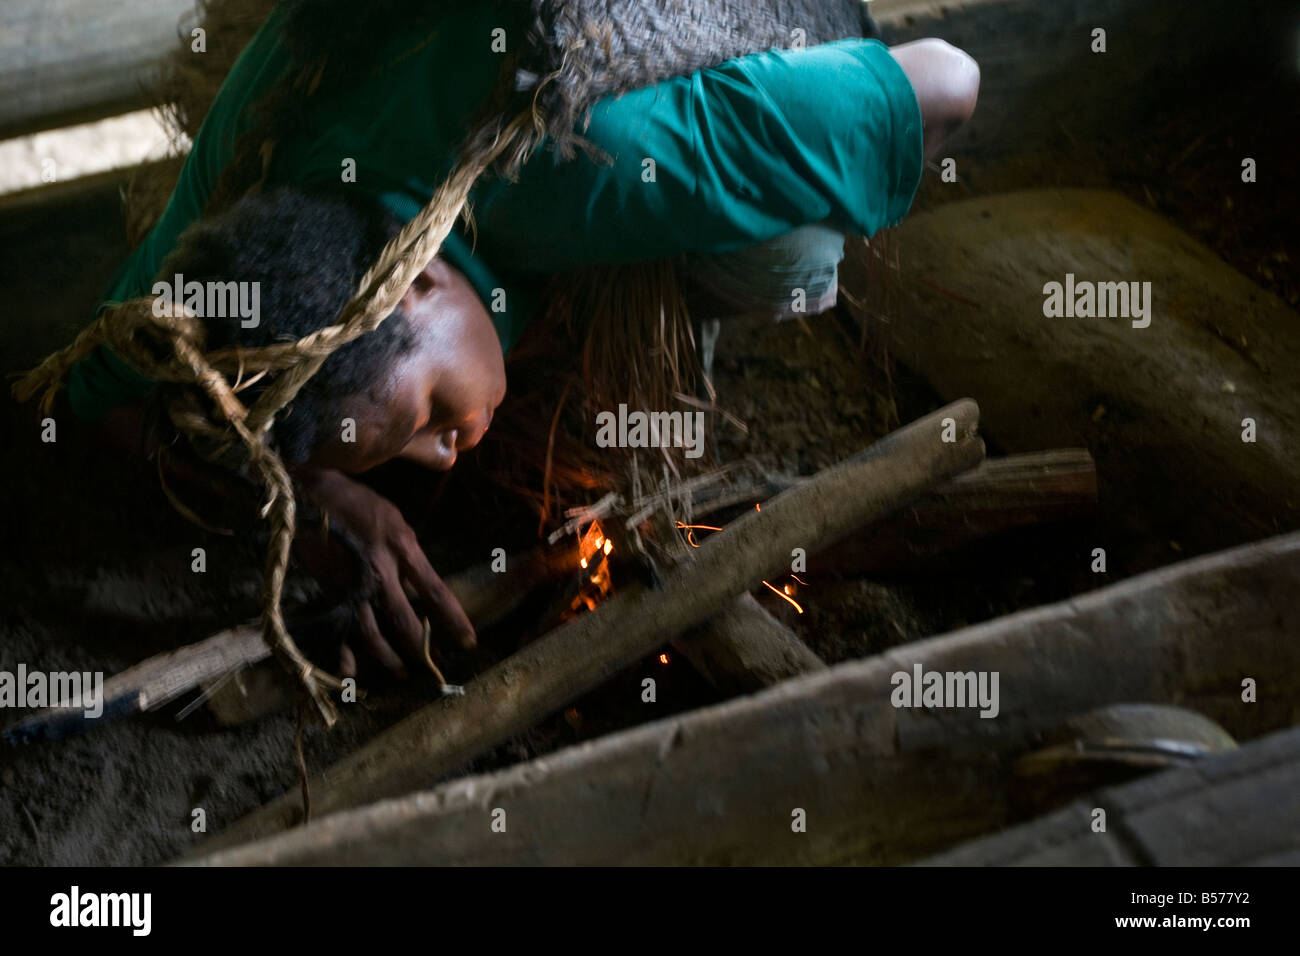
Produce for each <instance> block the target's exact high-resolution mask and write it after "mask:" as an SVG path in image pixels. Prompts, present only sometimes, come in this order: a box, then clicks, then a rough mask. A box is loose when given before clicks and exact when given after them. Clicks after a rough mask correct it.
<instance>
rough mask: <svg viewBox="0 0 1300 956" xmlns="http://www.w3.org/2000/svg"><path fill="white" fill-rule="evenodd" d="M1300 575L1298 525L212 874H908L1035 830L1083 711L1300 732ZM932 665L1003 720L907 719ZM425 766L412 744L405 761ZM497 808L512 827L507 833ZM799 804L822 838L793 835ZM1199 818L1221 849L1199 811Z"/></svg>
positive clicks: (216, 856) (951, 711) (272, 841)
mask: <svg viewBox="0 0 1300 956" xmlns="http://www.w3.org/2000/svg"><path fill="white" fill-rule="evenodd" d="M1298 574H1300V533H1297V534H1292V535H1288V536H1284V537H1279V538H1274V539H1271V540H1268V541H1264V542H1260V543H1258V544H1253V545H1248V546H1246V547H1242V548H1238V549H1235V550H1232V551H1228V552H1223V553H1219V554H1214V555H1211V556H1208V557H1204V558H1200V559H1197V560H1194V561H1188V562H1184V563H1182V564H1178V565H1174V566H1172V567H1169V568H1165V569H1162V570H1160V571H1155V572H1151V573H1149V574H1145V575H1142V576H1140V577H1137V578H1133V579H1131V580H1128V581H1125V582H1123V583H1120V584H1116V585H1113V586H1111V587H1108V588H1104V589H1101V590H1099V591H1095V592H1092V593H1089V594H1084V595H1081V596H1079V597H1076V598H1074V599H1072V600H1069V601H1065V602H1061V603H1060V604H1055V605H1051V606H1048V607H1043V608H1037V609H1034V610H1030V611H1024V612H1021V613H1018V614H1014V615H1011V616H1010V617H1005V618H1001V619H998V620H994V621H990V622H987V623H985V624H981V625H977V626H975V627H970V628H966V629H963V630H961V631H957V632H954V633H952V634H948V635H944V636H942V637H937V638H932V639H929V640H926V641H921V642H918V643H915V644H908V645H905V646H902V647H899V648H896V649H894V650H892V651H890V652H889V653H887V654H884V655H880V656H878V657H874V658H871V659H868V660H864V661H853V662H849V663H845V664H841V665H838V666H836V667H833V668H831V669H829V670H827V671H825V672H823V673H820V674H813V675H810V676H807V677H804V678H801V679H799V680H796V681H788V682H786V683H783V684H781V685H779V686H777V687H773V688H771V689H769V690H767V691H764V692H762V693H761V694H756V695H753V696H750V697H742V698H739V699H737V700H733V701H729V702H727V703H724V704H721V705H718V706H715V707H711V708H706V709H704V710H698V711H694V712H691V713H688V714H685V715H682V716H679V717H674V718H670V719H667V720H662V721H658V722H655V723H653V724H647V725H643V726H641V727H638V728H635V729H633V730H629V731H624V732H622V733H618V734H613V735H610V736H608V737H604V738H601V739H599V740H596V741H592V742H590V743H586V744H582V745H579V746H576V747H571V748H568V749H566V750H563V751H560V752H558V753H555V754H551V755H548V756H545V757H542V758H540V759H537V760H534V761H531V762H529V763H527V764H523V765H520V766H517V767H513V768H510V769H508V770H505V771H502V772H499V773H495V774H491V775H487V776H479V777H473V778H466V779H462V780H456V781H452V782H450V783H446V784H443V785H441V786H439V787H437V788H435V789H433V790H431V791H428V792H423V793H418V794H412V795H408V796H405V797H402V798H400V799H394V800H386V801H383V802H380V803H377V804H374V805H372V806H368V807H364V808H361V809H357V810H352V811H349V812H346V813H336V814H333V815H330V816H326V817H323V818H321V819H318V820H315V821H313V822H312V823H310V824H309V825H308V826H306V827H302V828H298V829H295V830H293V831H290V832H288V833H282V834H279V835H277V836H274V837H271V838H269V839H264V840H261V841H259V842H256V843H250V844H247V845H245V846H242V847H235V848H233V849H229V848H228V849H226V850H225V852H211V850H212V849H213V848H211V847H203V848H202V849H203V850H204V851H205V853H206V854H207V855H205V856H203V857H202V858H200V860H199V862H202V863H205V864H213V865H244V864H267V865H271V864H275V865H282V864H307V865H320V864H357V865H374V864H381V863H382V864H419V865H430V864H458V863H459V864H477V865H503V864H511V865H518V864H521V863H532V864H565V865H570V864H596V865H600V864H604V865H608V864H610V863H615V862H617V863H620V864H631V865H636V864H651V865H672V864H682V863H698V864H843V863H902V862H907V861H910V860H914V859H918V858H921V857H924V856H928V855H930V854H933V853H935V852H937V851H939V850H942V849H945V848H947V847H951V846H953V845H956V844H957V843H959V842H961V841H962V840H965V839H970V838H972V837H974V836H978V835H981V834H984V833H988V832H990V831H992V830H994V829H997V828H1001V827H1005V826H1007V825H1008V824H1012V823H1016V822H1018V821H1017V820H1016V818H1015V816H1014V813H1013V811H1012V809H1011V806H1012V801H1011V799H1010V798H1009V794H1008V792H1007V788H1008V785H1009V783H1010V782H1011V781H1010V779H1009V777H1008V775H1007V772H1006V770H1007V765H1008V762H1009V761H1011V760H1013V759H1014V758H1015V756H1016V755H1017V754H1020V753H1024V752H1026V751H1027V750H1029V749H1032V748H1034V747H1037V746H1038V741H1039V740H1040V739H1041V738H1042V737H1043V736H1044V735H1045V734H1048V733H1050V732H1051V731H1052V730H1053V729H1054V728H1056V727H1059V726H1060V725H1061V724H1062V723H1063V722H1064V721H1065V720H1066V719H1068V718H1070V717H1072V716H1073V715H1076V714H1082V713H1085V712H1087V711H1091V710H1094V709H1096V708H1098V707H1103V706H1107V705H1111V704H1119V703H1124V702H1135V701H1137V702H1142V701H1145V702H1152V703H1177V704H1179V705H1180V706H1183V707H1186V708H1189V709H1193V710H1196V711H1198V712H1200V713H1203V714H1205V715H1207V716H1209V717H1211V718H1213V719H1215V720H1217V721H1218V722H1219V723H1220V724H1221V725H1222V726H1223V727H1225V728H1226V729H1227V730H1228V731H1229V732H1230V733H1232V734H1233V735H1234V736H1236V737H1238V738H1239V739H1240V738H1243V737H1250V736H1253V735H1256V734H1259V733H1262V732H1266V731H1268V730H1272V729H1276V728H1279V727H1286V726H1289V725H1290V724H1291V722H1292V721H1294V720H1295V719H1296V716H1297V714H1296V703H1295V702H1296V701H1297V700H1300V643H1297V642H1296V641H1295V640H1293V639H1292V638H1293V637H1294V635H1295V634H1296V633H1300V589H1297V588H1296V587H1295V581H1296V578H1297V575H1298ZM918 667H920V668H923V669H925V670H927V671H939V672H968V671H997V672H998V673H999V674H1000V681H999V700H998V703H999V710H998V714H997V716H996V717H995V718H992V719H985V718H982V717H980V716H979V710H978V709H976V708H956V707H954V708H944V709H940V708H925V709H913V708H907V707H895V706H894V705H893V703H892V701H891V696H892V695H893V693H894V690H895V687H896V681H895V675H896V674H899V673H902V674H911V673H914V669H915V668H918ZM1244 676H1252V677H1254V678H1255V679H1256V680H1257V681H1258V683H1259V687H1260V690H1261V693H1260V694H1259V697H1258V701H1257V702H1255V703H1249V704H1247V703H1243V701H1242V699H1241V698H1242V694H1241V682H1242V679H1243V677H1244ZM1265 689H1267V692H1264V690H1265ZM387 742H388V743H390V744H395V743H397V741H396V740H394V738H393V737H392V736H390V737H389V738H388V739H387ZM411 755H412V749H411V748H410V747H405V748H397V749H396V750H395V757H394V759H397V760H410V759H412V756H411ZM355 766H356V765H355V764H353V765H352V767H348V766H347V765H343V766H340V767H339V768H336V770H337V772H338V773H341V774H348V775H349V776H351V775H352V774H354V773H355V772H356V771H355V770H354V769H353V768H355ZM497 809H501V810H504V811H505V812H506V815H507V827H506V830H505V832H493V830H492V826H491V824H492V819H493V811H494V810H497ZM796 810H802V811H803V812H804V814H805V817H806V821H807V826H806V832H795V831H794V830H793V829H792V826H791V824H792V820H793V819H795V817H793V816H792V815H793V814H794V812H795V811H796ZM1185 825H1186V826H1187V827H1188V828H1189V832H1192V836H1193V837H1194V838H1195V839H1197V841H1198V842H1199V843H1201V844H1204V842H1205V840H1204V839H1203V838H1201V837H1199V836H1197V834H1196V833H1195V832H1194V831H1195V830H1196V829H1197V828H1198V827H1199V824H1198V823H1197V822H1196V820H1195V819H1194V818H1190V817H1189V818H1188V819H1187V821H1186V823H1185ZM239 829H240V830H241V831H242V832H249V828H247V827H241V828H239ZM1171 836H1172V835H1171ZM226 846H227V847H229V846H230V844H229V843H227V844H226Z"/></svg>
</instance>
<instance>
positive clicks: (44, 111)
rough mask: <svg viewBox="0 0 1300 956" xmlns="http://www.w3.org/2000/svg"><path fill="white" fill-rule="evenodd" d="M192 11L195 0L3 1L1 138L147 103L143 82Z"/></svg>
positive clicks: (0, 31) (0, 23) (0, 30)
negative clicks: (105, 1)
mask: <svg viewBox="0 0 1300 956" xmlns="http://www.w3.org/2000/svg"><path fill="white" fill-rule="evenodd" d="M193 10H194V2H193V0H113V2H112V3H90V2H86V0H7V2H6V3H4V4H2V5H0V137H9V136H19V135H22V134H23V133H29V132H33V131H35V130H41V129H49V128H51V127H54V126H62V125H67V124H70V123H79V122H86V121H88V120H92V119H100V118H102V117H104V116H113V115H115V114H117V113H125V112H127V111H129V110H133V109H139V108H141V107H146V106H151V105H153V104H152V103H150V102H149V101H148V98H147V97H146V96H145V93H144V88H145V84H146V82H147V81H149V79H150V77H151V75H152V71H153V70H154V69H156V67H157V65H158V63H159V62H160V61H161V60H162V59H163V58H164V57H166V56H167V55H169V54H170V53H171V52H172V50H174V49H175V48H176V46H177V45H178V43H179V42H180V41H179V39H178V29H179V26H180V22H181V19H182V17H183V16H184V15H185V14H189V13H192V12H193Z"/></svg>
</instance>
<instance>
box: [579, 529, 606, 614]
mask: <svg viewBox="0 0 1300 956" xmlns="http://www.w3.org/2000/svg"><path fill="white" fill-rule="evenodd" d="M613 550H614V542H613V541H611V540H610V539H609V538H607V537H605V529H604V528H602V527H601V526H600V522H599V521H593V522H592V523H591V527H589V528H588V529H587V532H586V534H584V535H583V536H582V540H581V541H580V542H579V543H578V571H579V575H580V580H581V582H582V587H581V589H580V590H579V591H578V596H577V597H576V598H574V599H573V604H572V605H571V610H574V611H576V610H578V609H579V608H586V609H587V610H588V611H594V610H595V609H596V605H597V604H599V603H600V601H601V600H602V599H603V598H604V597H605V596H606V595H607V594H609V592H610V591H611V590H612V589H613V583H612V582H611V581H610V576H609V560H608V559H609V556H610V554H611V553H612V552H613Z"/></svg>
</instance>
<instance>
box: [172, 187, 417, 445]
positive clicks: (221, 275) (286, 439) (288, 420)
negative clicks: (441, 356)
mask: <svg viewBox="0 0 1300 956" xmlns="http://www.w3.org/2000/svg"><path fill="white" fill-rule="evenodd" d="M399 229H400V224H399V223H398V222H397V221H396V220H394V219H393V218H392V217H391V216H390V215H388V214H387V213H386V212H385V211H384V209H383V208H382V207H381V206H380V205H379V204H378V203H377V202H375V201H373V200H369V199H366V198H364V197H360V196H357V195H355V194H352V193H350V192H348V191H347V190H346V189H345V188H339V187H335V188H333V189H302V188H297V187H290V186H281V187H276V188H274V189H270V190H267V191H266V192H261V193H255V194H252V195H249V196H246V197H244V198H243V199H241V200H239V201H238V202H237V203H235V204H234V205H233V206H231V207H230V208H229V209H227V210H225V211H224V212H222V213H220V214H218V215H215V216H210V217H207V218H205V219H203V220H200V221H199V222H197V223H195V224H194V225H192V226H190V227H189V228H188V229H187V230H185V232H184V233H182V235H181V237H180V239H179V240H178V242H177V245H176V248H175V249H174V250H173V251H172V252H171V254H170V255H168V256H167V258H166V260H164V262H163V264H162V267H161V268H160V270H159V273H158V275H157V277H156V279H157V281H160V282H169V283H170V282H171V281H172V280H173V277H174V276H175V275H176V274H177V273H180V274H182V275H184V277H185V282H186V283H189V282H191V281H198V282H204V283H206V282H231V281H234V282H256V283H258V284H259V290H258V291H259V310H260V321H259V323H258V324H257V325H256V326H255V327H253V328H244V327H243V326H242V324H241V321H240V318H239V317H238V316H229V317H224V318H223V317H217V316H210V317H205V318H204V322H205V324H206V326H207V335H208V342H207V344H208V348H209V349H221V348H228V347H233V346H235V345H244V346H250V347H257V346H264V345H273V344H276V343H279V342H292V341H296V340H297V339H300V338H302V337H303V336H304V335H307V334H309V333H311V332H314V331H316V330H317V329H320V328H323V327H324V326H327V325H329V324H330V323H332V322H333V321H334V319H336V318H337V317H338V314H339V312H340V311H341V310H342V309H343V307H344V306H345V305H346V304H347V303H348V301H349V300H350V299H351V298H352V295H353V293H354V292H355V291H356V288H357V284H358V283H359V282H360V281H361V277H362V275H364V274H365V271H366V270H367V269H368V268H369V267H370V266H371V264H372V263H374V261H375V260H376V259H377V258H378V256H379V252H380V250H381V249H383V247H384V245H385V243H386V242H387V241H388V239H389V238H390V237H392V236H393V235H395V234H396V233H397V231H398V230H399ZM414 345H415V332H414V329H413V326H412V325H411V322H410V320H409V319H408V318H407V316H406V315H405V314H404V313H403V312H402V311H401V310H400V309H398V310H395V311H394V312H393V313H391V314H390V315H389V316H388V318H386V319H385V320H384V322H383V323H382V324H381V325H380V326H379V328H377V329H375V330H374V331H373V332H369V333H367V334H365V335H362V336H361V337H360V338H358V339H355V340H354V341H352V342H349V343H348V344H347V345H345V346H343V347H342V348H340V349H339V350H338V351H336V352H335V353H334V354H333V355H331V356H330V357H329V358H328V359H326V360H325V362H324V364H323V365H322V366H321V368H320V371H318V372H317V373H316V374H315V375H314V376H312V378H311V379H310V380H308V382H307V384H306V385H304V386H303V388H302V390H301V391H300V392H299V393H298V395H297V397H296V398H294V400H293V402H292V403H291V404H290V405H289V406H288V408H287V409H286V410H285V411H284V412H282V413H281V414H280V416H279V417H278V419H277V422H276V424H275V427H274V432H273V436H274V438H275V440H276V444H277V447H278V450H279V453H280V455H281V457H282V458H283V460H284V461H285V463H286V464H289V465H296V464H301V463H303V462H305V461H306V460H307V459H308V458H309V457H311V454H312V452H313V451H314V450H315V448H316V447H317V446H318V445H319V443H320V442H321V440H322V439H323V436H324V430H323V428H322V425H323V423H324V422H327V421H338V420H339V419H340V418H341V417H342V415H341V412H340V408H341V405H342V403H343V402H344V401H345V400H346V399H347V398H348V397H349V396H354V395H365V396H366V397H368V398H370V399H371V400H372V401H382V400H383V396H382V395H379V394H378V393H377V392H376V391H375V390H376V389H378V388H379V387H380V383H381V382H382V381H384V375H383V372H384V370H385V369H386V368H389V367H391V365H392V363H393V362H394V361H395V360H397V359H399V358H400V357H401V356H402V355H405V354H406V353H408V352H409V351H411V349H412V348H413V347H414ZM265 384H266V382H265V381H264V382H262V383H258V384H255V385H253V386H251V387H249V388H248V389H247V390H246V391H245V392H243V393H241V397H242V398H243V399H244V401H245V404H248V403H250V402H251V401H252V400H253V399H254V397H255V396H256V395H257V394H258V393H259V391H260V388H261V387H262V386H264V385H265Z"/></svg>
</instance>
